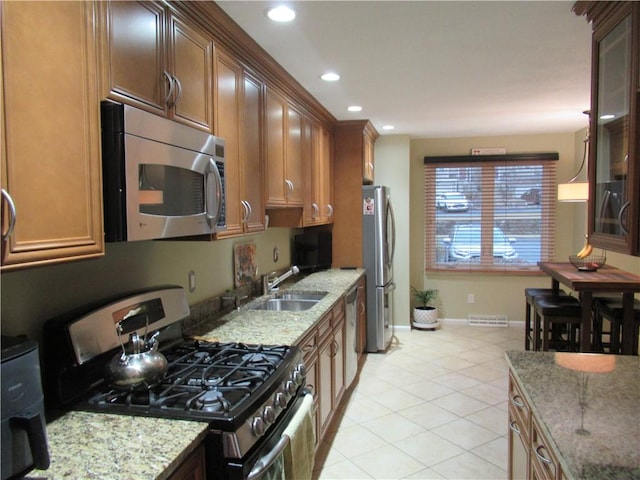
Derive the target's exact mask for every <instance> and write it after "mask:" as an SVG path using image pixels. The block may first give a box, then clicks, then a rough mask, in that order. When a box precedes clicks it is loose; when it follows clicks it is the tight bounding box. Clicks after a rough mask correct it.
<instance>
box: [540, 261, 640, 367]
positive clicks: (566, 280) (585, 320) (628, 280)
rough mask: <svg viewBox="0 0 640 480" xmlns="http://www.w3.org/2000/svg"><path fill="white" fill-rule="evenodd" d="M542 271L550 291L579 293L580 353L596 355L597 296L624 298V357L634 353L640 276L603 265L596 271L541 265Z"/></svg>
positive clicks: (559, 265) (559, 264) (566, 263)
mask: <svg viewBox="0 0 640 480" xmlns="http://www.w3.org/2000/svg"><path fill="white" fill-rule="evenodd" d="M538 266H539V267H540V270H541V271H542V272H544V273H546V274H547V275H549V276H550V277H551V288H552V289H553V290H554V291H555V292H556V293H557V292H558V291H559V289H560V284H563V285H565V286H566V287H568V288H570V289H571V290H573V291H575V292H577V293H578V295H579V296H580V303H581V305H582V317H581V323H580V346H579V348H580V352H590V351H593V348H594V346H593V345H592V342H591V325H592V322H591V319H592V308H593V296H594V294H595V293H608V294H611V293H619V294H622V312H623V313H622V315H623V318H622V347H621V353H622V354H623V355H632V354H636V355H637V354H638V352H633V345H634V341H633V330H634V328H633V322H634V295H635V294H636V293H638V292H640V276H638V275H635V274H633V273H630V272H626V271H624V270H621V269H619V268H616V267H612V266H609V265H604V266H602V267H600V268H599V269H597V270H595V271H583V270H578V269H577V268H576V267H575V266H574V265H573V264H571V263H570V262H538Z"/></svg>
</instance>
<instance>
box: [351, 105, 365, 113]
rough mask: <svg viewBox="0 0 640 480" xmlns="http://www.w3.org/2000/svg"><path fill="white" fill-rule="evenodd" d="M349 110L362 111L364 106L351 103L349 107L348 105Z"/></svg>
mask: <svg viewBox="0 0 640 480" xmlns="http://www.w3.org/2000/svg"><path fill="white" fill-rule="evenodd" d="M347 110H348V111H350V112H361V111H362V107H361V106H360V105H351V106H349V107H347Z"/></svg>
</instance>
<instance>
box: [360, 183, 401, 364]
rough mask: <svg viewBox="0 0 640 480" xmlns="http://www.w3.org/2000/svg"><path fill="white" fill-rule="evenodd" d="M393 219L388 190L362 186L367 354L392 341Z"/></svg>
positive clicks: (381, 348) (393, 287) (394, 232)
mask: <svg viewBox="0 0 640 480" xmlns="http://www.w3.org/2000/svg"><path fill="white" fill-rule="evenodd" d="M395 235H396V228H395V220H394V217H393V208H392V206H391V200H390V192H389V188H388V187H384V186H380V185H365V186H363V187H362V242H363V246H362V247H363V248H362V257H363V258H362V260H363V266H364V268H366V270H367V273H366V275H367V351H368V352H379V351H384V350H386V349H387V348H388V347H389V344H390V343H391V340H392V338H393V326H394V319H393V291H394V289H395V283H393V254H394V249H395Z"/></svg>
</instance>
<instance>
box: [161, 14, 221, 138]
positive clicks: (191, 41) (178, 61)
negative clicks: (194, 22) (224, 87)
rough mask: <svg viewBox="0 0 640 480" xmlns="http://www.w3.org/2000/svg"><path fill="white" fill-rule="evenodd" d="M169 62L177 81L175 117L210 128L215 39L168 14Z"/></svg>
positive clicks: (174, 104) (174, 101) (184, 121)
mask: <svg viewBox="0 0 640 480" xmlns="http://www.w3.org/2000/svg"><path fill="white" fill-rule="evenodd" d="M169 25H170V31H169V34H170V42H169V65H170V71H171V76H172V77H173V81H174V88H176V89H177V91H175V92H174V98H173V100H172V99H170V102H171V105H172V110H173V117H174V118H175V119H176V120H178V121H181V122H182V123H185V124H187V125H192V126H194V127H200V128H202V129H203V130H207V131H211V126H212V123H213V122H212V120H213V104H212V97H213V94H212V92H213V41H212V40H211V39H210V38H208V37H207V36H206V35H205V34H203V33H201V32H200V31H199V30H198V29H196V28H194V27H193V26H191V25H190V24H189V23H188V22H187V21H185V20H183V19H181V18H180V17H178V16H176V15H174V14H171V15H170V16H169Z"/></svg>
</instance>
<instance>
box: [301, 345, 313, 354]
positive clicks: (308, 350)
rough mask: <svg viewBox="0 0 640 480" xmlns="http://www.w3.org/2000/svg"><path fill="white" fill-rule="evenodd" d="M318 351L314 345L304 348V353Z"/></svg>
mask: <svg viewBox="0 0 640 480" xmlns="http://www.w3.org/2000/svg"><path fill="white" fill-rule="evenodd" d="M315 349H316V346H315V345H314V344H312V343H307V344H306V345H305V346H304V347H302V351H303V352H305V353H306V352H311V351H313V350H315Z"/></svg>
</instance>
